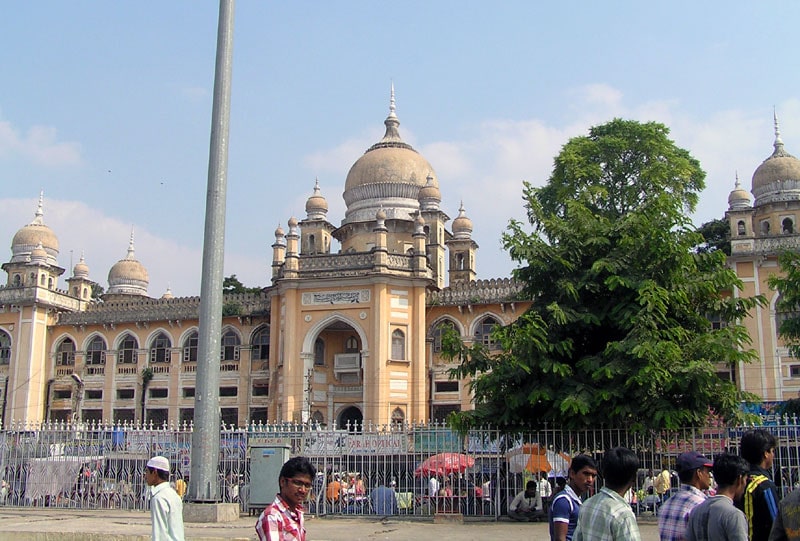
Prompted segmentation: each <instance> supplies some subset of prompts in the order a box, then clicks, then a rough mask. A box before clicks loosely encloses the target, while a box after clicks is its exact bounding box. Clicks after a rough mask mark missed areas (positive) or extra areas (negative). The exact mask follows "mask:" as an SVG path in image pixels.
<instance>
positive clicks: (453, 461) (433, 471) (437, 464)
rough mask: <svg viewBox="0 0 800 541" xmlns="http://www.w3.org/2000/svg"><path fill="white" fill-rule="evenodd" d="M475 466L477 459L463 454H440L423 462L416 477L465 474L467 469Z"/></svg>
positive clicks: (415, 472)
mask: <svg viewBox="0 0 800 541" xmlns="http://www.w3.org/2000/svg"><path fill="white" fill-rule="evenodd" d="M474 465H475V459H474V458H472V457H471V456H469V455H464V454H461V453H439V454H438V455H433V456H431V457H428V458H427V459H426V460H424V461H423V462H422V464H420V465H419V466H417V469H416V470H414V475H416V476H417V477H421V476H423V475H448V474H451V473H456V472H458V473H463V472H464V470H466V469H467V468H471V467H472V466H474Z"/></svg>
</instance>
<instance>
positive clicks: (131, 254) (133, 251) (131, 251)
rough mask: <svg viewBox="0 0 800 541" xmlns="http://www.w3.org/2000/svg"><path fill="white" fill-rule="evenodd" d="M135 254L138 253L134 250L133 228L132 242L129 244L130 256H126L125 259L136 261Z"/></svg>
mask: <svg viewBox="0 0 800 541" xmlns="http://www.w3.org/2000/svg"><path fill="white" fill-rule="evenodd" d="M135 253H136V252H135V250H134V248H133V226H131V240H130V242H129V243H128V255H127V256H125V259H136V257H135Z"/></svg>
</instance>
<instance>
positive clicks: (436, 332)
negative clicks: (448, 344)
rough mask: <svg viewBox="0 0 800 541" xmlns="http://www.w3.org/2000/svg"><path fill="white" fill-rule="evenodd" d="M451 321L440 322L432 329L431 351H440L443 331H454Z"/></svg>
mask: <svg viewBox="0 0 800 541" xmlns="http://www.w3.org/2000/svg"><path fill="white" fill-rule="evenodd" d="M455 328H456V326H455V325H453V322H452V321H442V322H441V323H439V324H438V325H436V327H435V328H434V329H433V351H434V353H439V352H440V351H442V332H443V331H444V330H445V329H455Z"/></svg>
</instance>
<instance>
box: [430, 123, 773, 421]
mask: <svg viewBox="0 0 800 541" xmlns="http://www.w3.org/2000/svg"><path fill="white" fill-rule="evenodd" d="M668 133H669V131H668V129H667V128H666V127H665V126H663V125H661V124H657V123H653V122H649V123H639V122H635V121H627V120H619V119H616V120H613V121H611V122H609V123H607V124H604V125H602V126H597V127H594V128H591V130H590V131H589V135H588V136H581V137H576V138H574V139H571V140H570V141H569V142H567V144H566V145H565V146H564V147H563V149H562V150H561V153H560V154H559V155H558V156H557V157H556V159H555V165H554V169H553V172H552V175H551V176H550V179H549V181H548V183H547V184H546V185H545V186H544V187H541V188H536V187H533V186H532V185H531V184H529V183H527V182H526V183H525V184H524V199H525V201H526V208H527V214H528V220H529V222H530V224H531V225H532V227H533V232H532V233H527V232H526V231H525V230H524V228H523V225H522V224H521V223H519V222H517V221H512V222H511V223H510V225H509V229H508V231H507V232H506V233H505V234H504V235H503V244H504V247H505V248H506V249H507V250H508V251H509V253H510V255H511V257H512V259H513V260H514V261H516V262H517V263H518V264H519V265H520V266H519V268H518V269H516V270H515V271H514V276H515V278H517V279H518V280H521V281H523V282H524V283H525V284H526V286H525V292H526V294H527V295H528V296H529V298H532V299H534V304H533V306H532V307H531V308H530V309H529V310H528V311H527V312H526V313H525V314H524V315H522V316H521V317H520V318H519V319H518V320H517V321H515V322H514V323H512V324H510V325H508V326H506V327H502V328H497V329H495V331H494V333H493V338H494V339H495V341H496V342H497V343H499V344H500V347H501V349H500V352H499V353H493V352H491V351H488V350H487V349H485V348H484V347H483V346H482V345H480V344H478V345H473V346H466V345H464V344H463V343H461V341H460V338H459V337H458V336H457V335H454V334H453V333H450V334H448V335H446V337H445V339H443V347H444V349H445V350H446V354H447V355H449V356H450V357H451V358H461V359H463V361H462V362H461V364H460V365H459V366H458V368H456V369H454V370H453V371H452V376H454V377H470V378H472V383H471V388H472V391H473V394H474V400H475V409H474V410H472V411H465V412H461V413H458V414H455V415H454V416H453V417H452V418H451V421H452V423H453V424H454V426H455V427H456V428H458V429H461V430H465V429H468V428H470V427H473V426H478V425H482V424H494V425H500V427H501V428H504V429H507V430H513V429H516V428H520V427H522V426H530V425H531V424H534V425H542V424H543V423H550V424H551V425H552V426H559V427H564V428H576V429H579V428H585V427H590V426H601V425H605V426H614V427H621V428H627V429H646V428H652V429H659V428H676V427H679V426H688V425H700V424H702V423H703V422H704V421H705V420H706V419H707V416H708V415H709V413H710V412H713V413H716V414H718V415H721V416H723V417H725V418H731V417H737V416H738V404H739V402H740V400H741V399H742V398H744V395H743V394H742V393H740V392H739V391H737V389H736V387H735V385H734V384H733V383H730V382H726V381H723V380H722V379H720V378H719V377H718V376H717V375H716V364H717V363H739V362H747V361H751V360H754V359H755V358H756V354H755V352H753V351H750V350H748V349H747V345H748V344H749V342H750V339H749V336H748V334H747V332H746V330H745V329H744V327H743V326H742V325H740V324H738V321H740V320H741V318H742V317H744V316H745V315H746V314H747V312H748V310H750V309H752V308H753V307H754V306H756V305H757V304H758V303H763V299H762V298H760V297H758V298H742V297H737V296H735V295H732V294H731V292H733V291H734V290H735V289H737V288H740V287H741V285H742V284H741V282H740V281H739V279H738V278H737V277H736V274H735V273H734V272H733V271H732V270H730V269H728V268H727V267H726V265H725V256H724V254H723V253H722V251H719V250H717V251H712V252H708V253H696V251H695V250H693V248H694V247H695V246H697V245H699V244H700V243H701V242H702V237H701V235H700V234H699V233H697V231H696V230H695V228H694V227H693V226H692V225H691V223H690V220H689V218H688V216H687V215H688V213H690V212H691V211H692V210H693V209H694V207H695V205H696V202H697V197H698V195H697V194H698V193H699V192H700V191H701V190H702V189H703V187H704V182H703V179H704V176H705V174H704V173H703V171H702V170H701V168H700V165H699V163H698V162H697V160H695V159H694V158H693V157H691V155H690V154H689V153H688V152H687V151H686V150H683V149H681V148H678V147H677V146H676V145H675V144H674V143H673V142H672V141H671V140H670V139H669V138H668ZM710 316H718V317H721V318H722V319H723V320H724V321H727V322H729V325H728V326H723V327H722V328H718V329H712V325H711V323H710V319H709V317H710Z"/></svg>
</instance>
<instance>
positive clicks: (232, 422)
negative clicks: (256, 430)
mask: <svg viewBox="0 0 800 541" xmlns="http://www.w3.org/2000/svg"><path fill="white" fill-rule="evenodd" d="M219 414H220V421H222V423H223V424H224V425H225V426H238V425H239V409H238V408H220V412H219Z"/></svg>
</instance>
